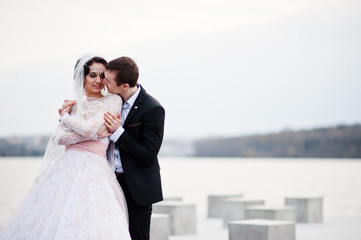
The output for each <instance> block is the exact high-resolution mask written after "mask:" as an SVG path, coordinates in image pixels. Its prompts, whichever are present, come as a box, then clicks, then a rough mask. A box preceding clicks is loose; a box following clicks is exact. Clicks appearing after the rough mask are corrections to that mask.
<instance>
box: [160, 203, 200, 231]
mask: <svg viewBox="0 0 361 240" xmlns="http://www.w3.org/2000/svg"><path fill="white" fill-rule="evenodd" d="M153 213H163V214H168V215H169V220H170V221H169V223H170V234H171V235H189V234H196V232H197V226H196V205H195V204H190V203H183V202H180V201H165V202H159V203H156V204H153Z"/></svg>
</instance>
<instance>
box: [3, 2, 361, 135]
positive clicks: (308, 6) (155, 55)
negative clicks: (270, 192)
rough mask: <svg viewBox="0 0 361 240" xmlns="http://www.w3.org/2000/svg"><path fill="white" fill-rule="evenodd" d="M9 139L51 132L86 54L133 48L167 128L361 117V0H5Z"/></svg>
mask: <svg viewBox="0 0 361 240" xmlns="http://www.w3.org/2000/svg"><path fill="white" fill-rule="evenodd" d="M0 30H1V38H0V52H1V58H0V74H1V78H0V82H1V89H2V93H1V94H0V109H1V118H0V137H2V136H14V135H17V136H22V135H24V136H25V135H26V136H27V135H31V134H50V133H51V131H52V130H53V129H54V128H55V126H56V124H57V122H58V115H57V108H58V107H59V106H60V105H61V103H62V101H63V99H68V98H71V96H72V81H73V80H72V72H73V68H74V64H75V62H76V60H77V59H78V58H79V57H81V56H82V55H84V54H86V53H94V54H99V55H100V56H103V57H105V58H106V59H107V60H111V59H113V58H116V57H120V56H129V57H132V58H133V59H135V60H136V62H137V63H138V65H139V68H140V79H139V81H140V83H141V84H142V85H143V87H144V88H145V89H146V90H147V91H148V93H150V94H152V95H153V96H154V97H155V98H157V99H158V100H159V101H160V102H161V104H162V105H163V106H164V107H165V109H166V126H165V137H166V138H169V139H170V138H175V137H184V138H187V137H189V138H199V137H208V136H237V135H245V134H254V133H268V132H275V131H280V130H283V129H285V128H291V129H308V128H313V127H321V126H333V125H336V124H354V123H361V110H360V109H361V94H360V92H361V44H360V43H361V1H359V0H355V1H352V0H350V1H349V0H302V1H292V0H291V1H290V0H278V1H277V0H264V1H263V0H245V1H242V0H237V1H236V0H202V1H197V0H182V1H170V0H167V1H166V0H164V1H159V0H155V1H154V0H153V1H145V0H143V1H142V0H135V1H111V0H105V1H91V0H88V1H84V0H80V1H74V0H72V1H70V0H63V1H45V0H32V1H28V0H14V1H9V0H8V1H1V2H0Z"/></svg>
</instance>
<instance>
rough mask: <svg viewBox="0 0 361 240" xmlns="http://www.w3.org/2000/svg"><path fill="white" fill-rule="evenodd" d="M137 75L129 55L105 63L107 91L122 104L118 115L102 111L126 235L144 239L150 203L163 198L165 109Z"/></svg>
mask: <svg viewBox="0 0 361 240" xmlns="http://www.w3.org/2000/svg"><path fill="white" fill-rule="evenodd" d="M138 76H139V72H138V66H137V65H136V63H135V62H134V61H133V60H132V59H131V58H129V57H120V58H116V59H114V60H112V61H110V62H109V63H108V65H107V67H106V71H105V78H104V83H105V84H106V86H107V88H108V91H109V92H111V93H116V94H118V95H120V96H121V97H122V99H123V101H124V105H123V107H122V110H121V116H119V115H118V116H116V115H114V114H112V113H105V115H104V119H105V121H106V123H105V125H106V126H107V128H108V131H109V134H111V135H110V136H109V139H110V140H111V143H114V144H110V145H109V149H108V157H109V158H114V162H115V174H116V176H117V180H118V182H119V184H120V186H121V187H122V189H123V192H124V195H125V198H126V200H127V205H128V212H129V231H130V235H131V237H132V240H148V239H149V231H150V219H151V214H152V204H153V203H156V202H159V201H162V200H163V195H162V187H161V179H160V172H159V170H160V167H159V162H158V158H157V155H158V152H159V149H160V147H161V144H162V140H163V132H164V118H165V112H164V108H163V107H162V106H161V105H160V103H159V102H158V101H157V100H156V99H155V98H153V97H152V96H151V95H149V94H148V93H147V92H146V91H145V89H144V88H143V86H141V85H140V84H138ZM98 136H99V135H98ZM99 137H101V136H99ZM113 146H114V148H113ZM114 227H116V223H115V225H114Z"/></svg>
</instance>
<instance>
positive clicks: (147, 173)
mask: <svg viewBox="0 0 361 240" xmlns="http://www.w3.org/2000/svg"><path fill="white" fill-rule="evenodd" d="M164 118H165V111H164V108H163V107H162V106H161V105H160V103H159V102H158V101H157V100H156V99H155V98H153V97H152V96H151V95H149V94H148V93H147V92H146V91H145V89H144V88H143V87H142V86H141V89H140V93H139V95H138V97H137V99H136V101H135V102H134V104H133V106H132V109H131V110H130V112H129V114H128V116H127V118H126V120H125V123H124V124H123V128H124V132H123V133H122V135H121V136H120V137H119V138H118V140H117V141H116V142H115V145H117V146H118V147H119V150H120V157H121V161H122V166H123V170H124V177H125V180H126V182H127V185H128V188H129V191H130V193H131V195H132V197H133V199H134V200H135V202H136V203H137V204H139V205H149V204H152V203H155V202H159V201H162V200H163V194H162V186H161V178H160V167H159V162H158V157H157V155H158V152H159V149H160V147H161V144H162V141H163V133H164Z"/></svg>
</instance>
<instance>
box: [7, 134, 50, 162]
mask: <svg viewBox="0 0 361 240" xmlns="http://www.w3.org/2000/svg"><path fill="white" fill-rule="evenodd" d="M49 138H50V136H34V137H8V138H0V156H1V157H10V156H43V155H44V152H45V149H46V146H47V143H48V141H49Z"/></svg>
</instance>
